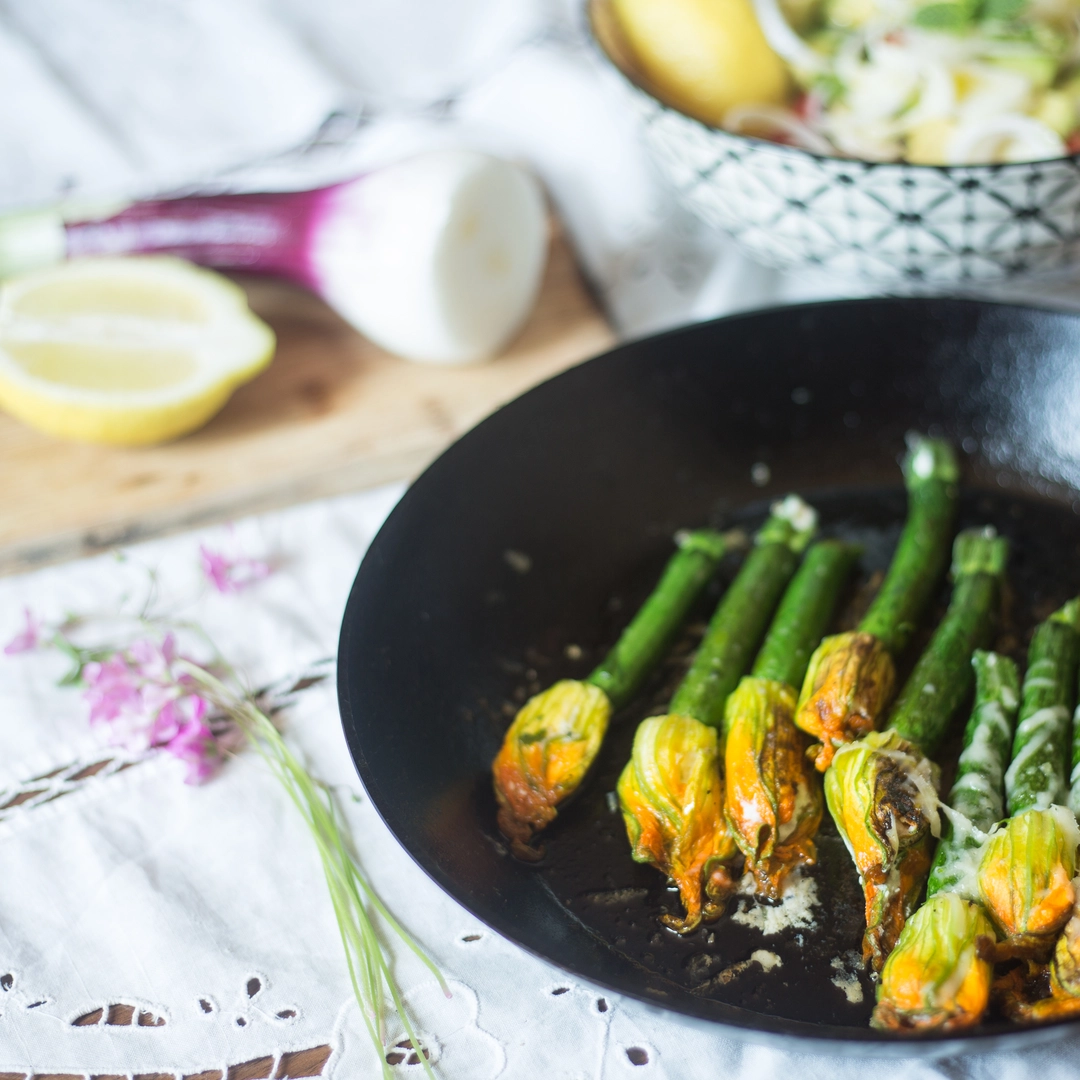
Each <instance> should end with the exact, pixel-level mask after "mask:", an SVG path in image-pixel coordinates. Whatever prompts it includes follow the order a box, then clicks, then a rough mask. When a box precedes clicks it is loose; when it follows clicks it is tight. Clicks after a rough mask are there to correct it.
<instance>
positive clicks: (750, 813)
mask: <svg viewBox="0 0 1080 1080" xmlns="http://www.w3.org/2000/svg"><path fill="white" fill-rule="evenodd" d="M859 552H860V549H859V548H857V547H855V546H853V545H851V544H842V543H840V542H838V541H835V540H825V541H822V542H821V543H817V544H814V545H813V546H812V547H811V548H810V550H809V551H808V552H807V554H806V558H805V559H804V560H803V564H802V566H801V567H800V568H799V572H798V573H797V574H796V575H795V577H794V579H793V580H792V582H791V584H790V585H789V586H788V588H787V591H786V592H785V593H784V597H783V600H782V601H781V603H780V608H779V610H778V611H777V613H776V617H775V618H774V619H773V622H772V625H771V627H770V628H769V632H768V635H767V636H766V638H765V644H764V645H763V646H762V647H761V651H760V652H759V653H758V656H757V659H756V661H755V662H754V667H753V670H752V672H751V674H750V675H747V676H745V677H744V678H743V679H742V680H741V681H740V682H739V685H738V687H737V688H736V689H735V691H734V693H732V695H731V696H730V697H729V698H728V701H727V706H726V710H725V715H724V729H725V736H726V746H725V755H724V775H725V788H724V816H725V817H726V819H727V823H728V826H729V827H730V829H731V830H732V833H733V835H734V839H735V842H736V844H737V845H738V847H739V850H740V851H742V853H743V855H745V856H746V868H747V870H749V871H751V872H752V873H753V874H754V875H755V877H756V878H757V883H758V893H759V895H761V896H764V897H766V898H769V899H774V900H775V899H778V898H779V896H780V894H781V887H782V883H783V879H784V876H785V875H786V874H787V872H788V871H789V870H790V869H791V868H792V867H794V866H797V865H799V864H801V863H813V862H814V861H815V860H816V849H815V845H814V839H813V838H814V834H815V833H816V832H817V828H818V825H819V824H820V823H821V810H822V802H821V789H820V785H819V783H818V780H817V777H816V776H815V775H814V769H813V767H812V766H811V764H810V762H809V761H808V759H807V757H806V744H807V740H806V736H804V735H803V734H802V732H800V731H799V730H798V728H796V727H795V724H794V722H793V720H792V716H793V714H794V711H795V698H796V694H797V690H796V687H797V686H798V684H799V683H800V682H801V680H802V677H803V675H804V674H805V672H806V665H807V663H808V662H809V660H810V653H811V651H812V650H813V648H814V646H815V645H816V644H817V642H818V641H819V640H820V639H821V635H822V633H823V632H824V630H825V627H826V625H827V624H828V621H829V619H830V617H831V615H832V612H833V609H834V607H835V606H836V600H837V597H838V596H839V594H840V590H841V589H842V588H843V585H844V582H845V580H846V579H847V577H848V575H849V574H850V573H851V570H852V568H853V567H854V565H855V561H856V559H857V558H858V556H859Z"/></svg>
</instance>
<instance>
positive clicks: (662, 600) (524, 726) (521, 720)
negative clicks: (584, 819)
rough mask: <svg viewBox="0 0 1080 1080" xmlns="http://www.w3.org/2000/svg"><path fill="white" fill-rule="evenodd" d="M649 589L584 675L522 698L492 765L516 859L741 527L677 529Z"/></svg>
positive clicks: (526, 854) (525, 854)
mask: <svg viewBox="0 0 1080 1080" xmlns="http://www.w3.org/2000/svg"><path fill="white" fill-rule="evenodd" d="M676 543H677V544H678V549H677V550H676V552H675V554H674V555H672V557H671V559H670V560H669V562H668V564H667V567H666V568H665V570H664V573H663V576H662V577H661V578H660V581H659V583H658V584H657V586H656V588H655V589H654V590H653V592H652V594H651V595H650V596H649V598H648V599H647V600H646V601H645V603H644V604H643V605H642V607H641V608H640V610H639V611H638V613H637V614H636V615H635V616H634V618H633V620H632V621H631V622H630V624H629V626H627V628H626V629H625V630H624V631H623V633H622V635H621V636H620V638H619V640H618V642H616V644H615V646H614V648H612V650H611V651H610V652H609V653H608V655H607V656H606V657H605V658H604V661H603V662H602V663H601V664H600V666H599V667H597V668H596V670H595V671H594V672H593V673H592V674H591V675H590V676H589V677H588V679H585V680H576V679H563V680H561V681H559V682H557V683H555V684H554V685H553V686H551V687H549V688H548V689H547V690H545V691H544V692H543V693H541V694H537V695H536V696H535V697H533V698H531V699H530V700H529V701H527V702H526V703H525V705H524V706H523V707H522V708H521V711H520V712H519V713H518V714H517V716H516V717H515V718H514V722H513V723H512V724H511V725H510V727H509V729H508V730H507V732H506V736H505V738H504V739H503V744H502V748H501V749H500V751H499V753H498V756H497V757H496V758H495V761H494V764H493V765H492V773H493V777H494V785H495V797H496V799H497V800H498V803H499V817H498V820H499V828H500V829H501V830H502V832H503V834H504V835H505V836H506V837H507V839H508V840H510V842H511V845H512V848H513V850H514V852H515V854H517V855H518V856H519V857H520V858H524V859H529V860H535V859H537V858H539V857H540V855H541V852H540V851H538V850H537V849H535V848H534V847H533V846H532V840H533V838H534V837H535V836H536V834H537V833H539V832H540V831H541V830H542V829H543V828H545V827H546V826H547V825H549V824H550V823H551V822H552V821H553V820H554V819H555V817H556V814H557V813H558V811H557V807H558V805H559V804H560V803H561V802H563V801H564V800H565V799H567V798H568V797H569V796H570V795H571V794H573V793H574V792H575V791H576V790H577V789H578V787H579V786H580V785H581V782H582V781H583V780H584V778H585V775H586V774H587V772H588V771H589V768H590V767H591V766H592V763H593V761H594V760H595V759H596V755H597V753H599V751H600V745H601V743H602V742H603V740H604V735H605V733H606V732H607V727H608V721H609V719H610V717H611V713H612V711H613V710H614V709H618V708H620V707H621V706H622V705H624V704H626V702H627V701H629V700H630V698H631V697H632V696H633V694H634V693H635V691H636V690H637V689H638V687H639V686H640V685H641V683H642V682H643V680H644V679H645V678H646V676H647V675H648V673H649V672H650V671H651V670H652V669H653V667H655V665H656V664H657V662H658V661H659V660H660V658H661V656H662V655H663V653H664V650H665V649H666V648H667V646H668V645H669V644H670V642H671V639H672V637H673V636H674V634H675V633H676V632H677V631H678V629H679V627H680V626H681V625H682V623H683V621H684V619H685V618H686V615H687V612H688V611H689V609H690V607H691V605H692V604H693V602H694V600H695V599H697V597H698V596H699V595H700V593H701V590H702V589H703V588H704V586H705V585H706V583H707V582H708V581H709V579H710V578H711V577H712V575H713V573H714V571H715V570H716V567H717V565H718V564H719V562H720V560H721V559H722V558H723V556H724V554H725V553H726V552H728V551H730V550H732V549H733V548H734V547H738V546H741V544H742V543H743V539H742V535H741V534H739V533H726V534H720V533H717V532H713V531H712V530H709V529H701V530H698V531H696V532H688V533H680V534H679V535H678V536H677V537H676Z"/></svg>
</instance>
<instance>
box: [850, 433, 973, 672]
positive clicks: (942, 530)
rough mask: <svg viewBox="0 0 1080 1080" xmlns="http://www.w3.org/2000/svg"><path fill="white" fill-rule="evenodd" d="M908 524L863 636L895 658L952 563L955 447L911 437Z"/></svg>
mask: <svg viewBox="0 0 1080 1080" xmlns="http://www.w3.org/2000/svg"><path fill="white" fill-rule="evenodd" d="M904 479H905V480H906V482H907V488H908V500H909V505H908V518H907V522H906V523H905V524H904V531H903V532H902V533H901V534H900V541H899V543H898V544H897V546H896V554H895V555H894V556H893V560H892V563H891V564H890V566H889V572H888V574H886V576H885V580H884V581H883V582H882V583H881V589H880V590H879V592H878V594H877V596H876V597H875V599H874V602H873V603H872V604H871V605H870V609H869V610H868V611H867V613H866V615H865V617H864V618H863V620H862V622H861V623H860V624H859V630H861V631H862V632H863V633H864V634H872V635H873V636H874V637H876V638H877V639H878V641H880V642H881V643H882V644H883V645H884V646H885V648H886V649H887V650H888V651H889V652H890V653H891V654H892V655H893V656H894V657H895V656H899V655H900V653H902V652H903V651H904V649H905V648H906V647H907V644H908V642H909V641H910V640H911V635H912V634H913V633H914V632H915V629H916V627H917V626H918V625H919V619H920V618H921V617H922V614H923V612H924V611H925V610H926V605H927V604H928V603H929V602H930V596H931V594H932V593H933V591H934V588H935V586H936V585H937V583H938V581H940V580H941V575H942V574H943V573H944V572H945V567H946V566H947V565H948V562H949V538H950V536H951V535H952V527H953V519H954V518H955V516H956V483H957V481H958V480H959V479H960V470H959V468H958V466H957V463H956V455H955V453H954V452H953V449H952V447H951V446H950V445H949V444H948V443H947V442H943V441H942V440H940V439H928V438H925V437H924V436H922V435H915V434H911V435H909V436H908V454H907V457H906V458H905V459H904Z"/></svg>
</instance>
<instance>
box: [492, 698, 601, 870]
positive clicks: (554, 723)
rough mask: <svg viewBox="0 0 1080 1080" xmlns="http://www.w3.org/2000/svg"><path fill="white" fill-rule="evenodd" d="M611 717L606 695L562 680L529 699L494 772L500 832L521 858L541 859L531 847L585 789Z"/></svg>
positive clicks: (507, 737)
mask: <svg viewBox="0 0 1080 1080" xmlns="http://www.w3.org/2000/svg"><path fill="white" fill-rule="evenodd" d="M610 717H611V702H610V700H609V699H608V696H607V694H605V693H604V691H603V690H601V689H600V688H599V687H597V686H593V685H592V683H587V682H580V681H578V680H576V679H563V680H562V681H561V682H557V683H555V684H553V685H552V686H550V687H548V689H547V690H545V691H544V692H543V693H541V694H537V695H536V696H535V697H532V698H530V699H529V700H528V701H527V702H526V703H525V704H524V705H523V706H522V708H521V711H520V712H519V713H518V714H517V716H516V717H515V718H514V722H513V723H512V724H511V725H510V728H509V730H508V731H507V733H506V737H505V739H504V741H503V744H502V748H501V749H500V750H499V754H498V757H496V758H495V763H494V765H493V766H492V772H493V773H494V778H495V796H496V798H497V799H498V801H499V828H500V829H501V830H502V832H503V834H504V835H505V836H506V837H507V838H508V839H509V840H510V842H511V845H512V847H513V849H514V853H515V854H516V855H518V856H519V857H520V858H525V859H530V860H535V859H537V858H539V857H540V853H539V852H537V851H536V850H535V849H534V848H532V847H530V846H529V841H530V840H532V838H533V836H534V835H535V834H536V833H538V832H540V830H541V829H543V828H544V826H545V825H547V824H549V823H550V822H551V821H552V820H554V818H555V814H556V810H555V808H556V806H557V805H558V804H559V803H560V802H561V801H562V799H564V798H565V797H566V796H567V795H568V794H570V793H571V792H573V791H576V790H577V788H578V786H579V785H580V784H581V781H582V778H583V777H584V775H585V773H586V772H587V771H588V768H589V766H590V765H591V764H592V762H593V760H594V759H595V757H596V755H597V752H598V751H599V749H600V744H601V743H602V742H603V741H604V734H605V733H606V732H607V727H608V721H609V719H610Z"/></svg>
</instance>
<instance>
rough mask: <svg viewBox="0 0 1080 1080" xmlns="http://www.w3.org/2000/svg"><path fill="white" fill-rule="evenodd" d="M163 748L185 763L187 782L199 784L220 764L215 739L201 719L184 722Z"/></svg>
mask: <svg viewBox="0 0 1080 1080" xmlns="http://www.w3.org/2000/svg"><path fill="white" fill-rule="evenodd" d="M165 749H166V750H168V751H169V753H170V754H173V755H174V756H175V757H178V758H179V759H180V760H181V761H183V762H184V763H185V764H186V765H187V776H186V777H185V778H184V779H185V781H186V782H187V783H189V784H201V783H202V782H203V781H204V780H209V779H210V777H211V776H213V775H214V773H215V772H217V768H218V766H219V765H220V764H221V755H220V753H219V752H218V746H217V741H216V740H215V739H214V736H213V733H212V732H211V731H210V728H209V727H208V726H207V725H206V722H205V721H203V720H201V719H200V720H192V721H190V722H189V723H187V724H184V725H183V727H181V728H180V729H179V730H178V731H177V732H176V734H175V735H174V736H173V737H172V738H171V739H170V740H169V741H168V742H167V743H165Z"/></svg>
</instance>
